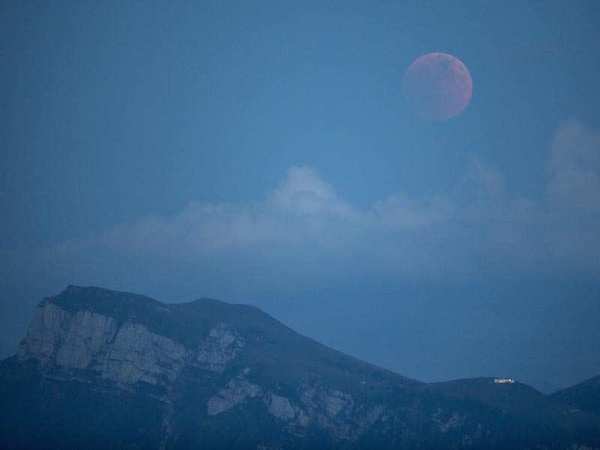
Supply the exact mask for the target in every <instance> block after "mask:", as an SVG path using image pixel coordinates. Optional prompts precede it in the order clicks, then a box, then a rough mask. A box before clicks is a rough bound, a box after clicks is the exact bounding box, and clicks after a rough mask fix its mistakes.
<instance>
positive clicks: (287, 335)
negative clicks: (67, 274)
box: [0, 286, 600, 450]
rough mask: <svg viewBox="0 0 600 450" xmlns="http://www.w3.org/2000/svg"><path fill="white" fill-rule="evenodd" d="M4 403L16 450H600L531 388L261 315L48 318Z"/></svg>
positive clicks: (119, 306)
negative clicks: (423, 378)
mask: <svg viewBox="0 0 600 450" xmlns="http://www.w3.org/2000/svg"><path fill="white" fill-rule="evenodd" d="M0 398H1V399H2V405H1V407H0V447H2V448H15V449H17V448H28V449H37V448H64V449H76V448H87V449H92V448H115V449H116V448H118V449H191V448H207V449H322V450H324V449H359V448H368V449H438V450H439V449H444V448H452V449H462V448H465V449H466V448H470V449H479V448H481V449H483V448H485V449H508V448H522V449H526V448H532V449H533V448H537V449H551V448H552V449H554V448H556V449H559V448H573V449H577V448H592V447H590V446H595V447H596V448H599V447H600V416H598V415H596V414H595V413H594V412H589V411H581V410H579V409H573V408H570V407H568V406H567V405H565V403H564V402H560V401H554V399H553V398H550V397H546V396H544V395H542V394H541V393H539V392H537V391H535V390H534V389H532V388H529V387H528V386H525V385H522V384H519V383H495V382H494V379H489V378H482V379H476V380H458V381H453V382H449V383H436V384H426V383H420V382H418V381H415V380H411V379H409V378H406V377H403V376H401V375H398V374H395V373H393V372H390V371H387V370H384V369H381V368H378V367H375V366H373V365H370V364H367V363H365V362H362V361H359V360H357V359H355V358H352V357H350V356H347V355H345V354H343V353H340V352H338V351H335V350H333V349H330V348H328V347H326V346H323V345H321V344H319V343H318V342H316V341H313V340H311V339H309V338H307V337H304V336H301V335H300V334H298V333H296V332H294V331H293V330H291V329H290V328H288V327H286V326H285V325H283V324H282V323H280V322H278V321H277V320H275V319H274V318H272V317H271V316H269V315H267V314H265V313H264V312H262V311H261V310H259V309H257V308H255V307H252V306H246V305H233V304H228V303H224V302H220V301H217V300H211V299H201V300H197V301H193V302H190V303H183V304H165V303H161V302H159V301H156V300H153V299H150V298H148V297H144V296H140V295H136V294H130V293H125V292H116V291H110V290H106V289H101V288H95V287H77V286H69V287H68V288H67V289H66V290H65V291H63V292H62V293H60V294H59V295H57V296H55V297H51V298H47V299H45V300H44V301H42V302H41V303H40V304H39V306H38V308H37V310H36V312H35V315H34V318H33V320H32V322H31V324H30V327H29V330H28V332H27V335H26V337H25V338H24V339H23V341H22V342H21V344H20V346H19V350H18V353H17V355H15V356H14V357H12V358H9V359H7V360H4V361H3V362H2V363H1V365H0ZM583 446H587V447H583Z"/></svg>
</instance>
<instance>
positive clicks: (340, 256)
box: [15, 121, 600, 295]
mask: <svg viewBox="0 0 600 450" xmlns="http://www.w3.org/2000/svg"><path fill="white" fill-rule="evenodd" d="M506 185H507V182H506V180H505V177H504V176H503V175H502V174H500V173H499V172H498V171H495V170H493V169H492V168H490V167H488V166H486V165H485V164H484V163H482V162H481V161H478V160H473V161H472V162H471V164H470V166H469V167H468V168H467V170H466V171H465V174H464V175H463V176H462V178H461V179H460V180H458V182H457V184H456V187H455V189H453V190H452V191H451V192H446V193H439V194H438V195H433V196H429V197H422V198H415V197H411V196H409V195H406V194H403V193H396V194H394V195H390V196H388V197H387V198H383V199H381V200H379V201H376V202H374V203H373V204H372V205H371V206H369V207H366V208H361V207H358V206H356V205H354V204H352V202H350V201H347V200H345V199H344V198H343V197H342V196H341V195H339V194H338V193H337V192H336V190H335V188H334V187H333V186H331V185H330V184H329V183H328V182H327V181H326V180H324V179H323V178H322V177H321V176H320V175H319V174H318V173H317V171H316V170H315V169H313V168H311V167H309V166H297V167H291V168H290V169H289V170H288V171H287V174H285V176H284V177H283V179H282V180H281V182H280V183H279V185H278V186H275V187H274V188H273V190H272V191H271V192H268V193H267V194H266V195H265V196H264V198H263V199H262V200H260V201H257V202H255V203H252V204H239V203H238V204H236V203H230V204H227V203H218V204H205V203H196V202H192V203H190V204H189V205H188V206H187V207H186V208H184V209H183V210H182V211H180V212H179V213H178V214H175V215H172V216H167V217H160V216H155V217H146V218H142V219H140V220H137V221H135V222H134V223H127V224H122V225H119V226H116V227H114V228H112V229H110V230H107V231H106V232H105V233H102V234H101V235H98V236H94V237H91V238H89V239H85V240H79V241H69V242H65V243H63V244H61V245H58V246H54V247H52V248H50V249H46V250H44V251H42V252H38V254H36V255H35V256H34V257H33V258H32V259H33V260H35V264H33V265H32V266H35V267H37V271H38V275H40V276H43V277H52V275H49V274H53V273H56V274H57V275H56V279H57V280H58V279H59V278H60V279H61V280H62V279H65V280H80V281H81V282H85V283H106V282H108V283H109V284H111V285H114V281H115V280H119V279H122V280H123V284H124V285H126V286H131V287H135V286H136V283H135V281H134V280H135V279H138V280H146V281H147V280H148V279H152V280H154V281H155V282H156V283H157V285H158V284H160V283H161V280H163V281H164V280H178V281H177V282H187V283H190V290H194V291H196V292H197V291H198V287H197V286H196V287H195V288H193V289H192V287H191V284H193V283H198V284H202V285H203V286H206V287H208V288H207V289H208V291H209V292H216V293H217V294H218V293H221V292H223V291H224V290H225V295H234V294H235V293H234V294H232V292H233V291H227V289H225V288H224V286H227V288H228V289H234V288H233V287H232V286H230V284H232V282H231V280H235V284H236V286H235V289H237V291H235V292H237V293H239V294H240V295H242V294H243V293H245V292H246V291H253V290H257V289H258V290H261V289H274V290H276V289H277V286H282V287H283V286H286V287H287V288H288V289H294V288H296V287H298V286H314V287H318V286H333V285H343V284H344V283H347V282H348V280H352V279H358V278H360V279H363V280H368V281H369V282H373V283H384V284H385V283H388V284H389V283H392V284H393V283H394V282H396V281H402V280H440V281H445V280H469V279H473V278H481V277H490V276H492V277H494V276H498V277H526V278H527V277H530V278H531V277H546V276H552V277H554V276H567V275H568V276H580V277H583V278H594V277H597V276H598V275H600V259H599V258H598V250H599V249H600V238H599V235H598V233H597V230H598V229H600V203H599V199H600V134H598V133H596V132H594V131H592V130H589V129H587V128H586V127H584V126H583V125H581V124H580V123H578V122H576V121H569V122H565V123H564V124H562V125H561V126H560V127H559V129H558V130H557V132H556V134H555V137H554V139H553V142H552V145H551V148H550V152H549V157H548V163H547V180H546V185H545V186H546V187H545V191H544V192H545V193H544V195H543V196H542V197H540V198H537V199H532V198H527V197H524V196H518V195H514V194H510V193H509V192H508V190H507V189H506ZM27 264H28V263H27V262H23V265H27ZM15 270H17V269H15ZM28 270H32V269H28ZM124 274H127V275H124ZM136 274H137V275H136ZM184 280H185V281H184ZM172 282H175V281H172ZM140 283H141V282H140ZM228 283H229V284H228ZM211 286H212V288H210V287H211ZM202 290H204V291H206V289H202Z"/></svg>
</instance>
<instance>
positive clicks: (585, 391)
mask: <svg viewBox="0 0 600 450" xmlns="http://www.w3.org/2000/svg"><path fill="white" fill-rule="evenodd" d="M552 399H553V400H555V401H557V402H560V403H562V404H564V405H567V406H569V407H570V408H571V409H577V410H580V411H586V412H589V413H593V414H598V415H600V375H599V376H597V377H594V378H591V379H589V380H587V381H584V382H583V383H579V384H577V385H575V386H572V387H570V388H567V389H563V390H561V391H558V392H556V393H555V394H553V395H552Z"/></svg>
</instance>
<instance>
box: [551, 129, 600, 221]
mask: <svg viewBox="0 0 600 450" xmlns="http://www.w3.org/2000/svg"><path fill="white" fill-rule="evenodd" d="M548 172H549V177H550V180H549V184H548V194H549V197H550V200H551V201H553V202H554V203H555V205H557V206H560V207H563V208H582V209H586V210H591V211H600V133H598V132H596V131H593V130H590V129H588V128H586V127H584V126H583V125H582V124H580V123H579V122H577V121H575V120H570V121H568V122H565V123H563V124H562V125H561V126H560V127H559V129H558V131H557V132H556V135H555V136H554V140H553V142H552V148H551V156H550V162H549V164H548Z"/></svg>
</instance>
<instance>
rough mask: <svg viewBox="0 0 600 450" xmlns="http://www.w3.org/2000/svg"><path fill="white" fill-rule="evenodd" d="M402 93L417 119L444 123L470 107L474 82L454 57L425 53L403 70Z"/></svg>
mask: <svg viewBox="0 0 600 450" xmlns="http://www.w3.org/2000/svg"><path fill="white" fill-rule="evenodd" d="M403 92H404V96H405V97H406V99H407V100H408V101H409V103H410V104H411V106H412V107H413V108H414V110H415V111H416V113H417V114H418V115H419V116H420V117H422V118H424V119H428V120H435V121H444V120H448V119H450V118H452V117H455V116H458V115H459V114H460V113H462V112H463V111H464V110H465V108H466V107H467V106H468V105H469V102H470V101H471V96H472V95H473V80H472V79H471V74H470V73H469V69H467V66H465V65H464V63H463V62H462V61H461V60H460V59H458V58H456V57H455V56H452V55H449V54H447V53H427V54H426V55H423V56H420V57H418V58H417V59H416V60H415V61H414V62H413V63H412V64H411V65H410V66H409V67H408V69H407V70H406V73H405V74H404V80H403Z"/></svg>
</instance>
